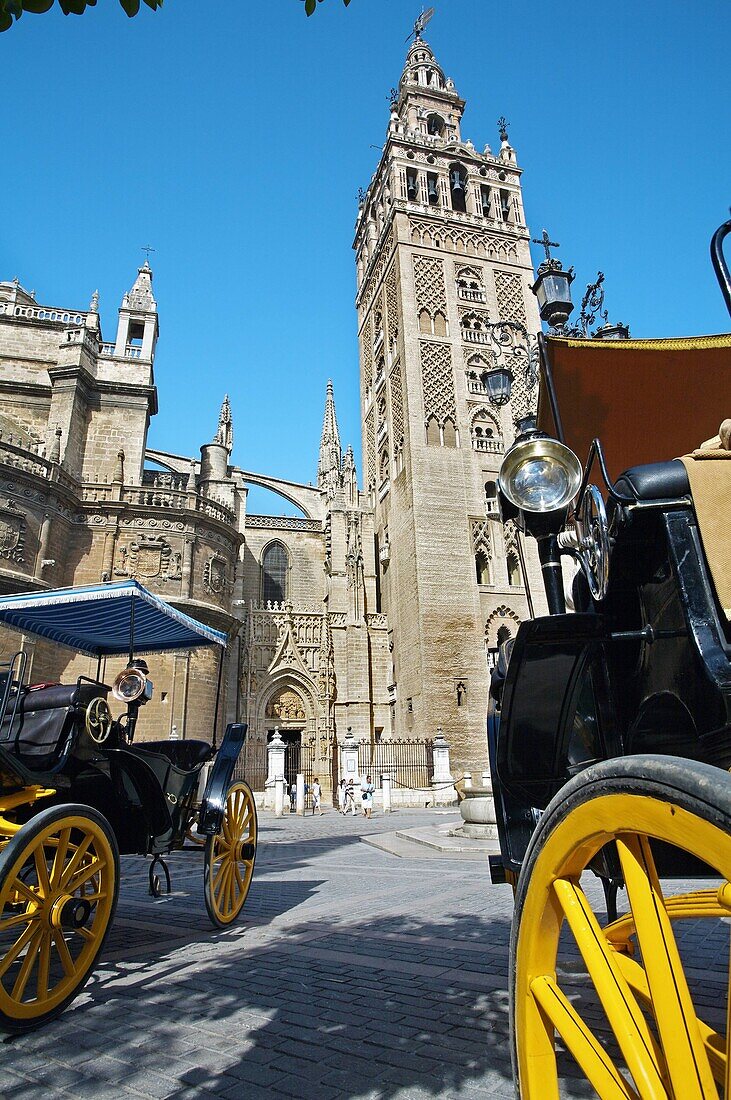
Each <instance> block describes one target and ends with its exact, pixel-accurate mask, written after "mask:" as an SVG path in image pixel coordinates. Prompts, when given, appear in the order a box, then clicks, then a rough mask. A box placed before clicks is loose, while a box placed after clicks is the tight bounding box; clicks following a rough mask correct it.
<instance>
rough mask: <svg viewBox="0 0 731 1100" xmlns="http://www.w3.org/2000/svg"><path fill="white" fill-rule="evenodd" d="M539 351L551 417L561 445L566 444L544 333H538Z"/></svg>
mask: <svg viewBox="0 0 731 1100" xmlns="http://www.w3.org/2000/svg"><path fill="white" fill-rule="evenodd" d="M538 350H539V353H540V357H541V369H542V371H543V379H544V381H545V384H546V393H547V394H548V403H549V405H550V406H551V416H552V417H553V424H554V427H555V429H556V439H557V440H558V441H559V443H566V439H565V437H564V432H563V424H562V423H561V413H560V412H559V409H558V398H557V397H556V390H555V388H554V385H553V374H552V373H551V363H550V361H549V358H548V349H547V348H546V337H545V334H544V333H542V332H539V333H538Z"/></svg>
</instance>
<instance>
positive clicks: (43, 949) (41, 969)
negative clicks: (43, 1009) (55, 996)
mask: <svg viewBox="0 0 731 1100" xmlns="http://www.w3.org/2000/svg"><path fill="white" fill-rule="evenodd" d="M50 969H51V930H50V928H44V929H43V935H42V936H41V943H40V950H39V952H38V977H37V980H36V995H37V997H38V1000H39V1001H43V1000H45V999H46V997H47V996H48V978H49V974H50Z"/></svg>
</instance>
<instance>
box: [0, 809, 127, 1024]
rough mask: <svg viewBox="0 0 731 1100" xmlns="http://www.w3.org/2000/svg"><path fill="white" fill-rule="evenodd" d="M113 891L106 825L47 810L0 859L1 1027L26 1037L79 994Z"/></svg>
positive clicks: (93, 816)
mask: <svg viewBox="0 0 731 1100" xmlns="http://www.w3.org/2000/svg"><path fill="white" fill-rule="evenodd" d="M118 889H119V854H118V851H117V843H116V840H115V839H114V835H113V833H112V831H111V829H110V827H109V824H108V823H107V821H106V820H105V819H104V818H103V817H102V815H101V814H99V813H97V812H96V810H93V809H91V808H90V807H88V806H76V805H67V806H52V807H49V808H48V809H46V810H43V811H41V813H39V814H37V815H36V816H35V817H34V818H32V820H31V821H29V822H28V823H27V824H26V825H24V826H23V827H22V829H20V830H19V831H18V832H17V833H16V834H15V836H14V837H13V838H12V840H10V841H9V842H8V844H7V845H6V847H5V848H4V849H3V851H2V853H0V1026H1V1027H3V1028H4V1029H5V1030H6V1031H11V1032H19V1031H28V1030H30V1029H31V1028H34V1027H39V1026H40V1025H41V1024H44V1023H46V1021H48V1020H50V1019H52V1018H53V1017H54V1016H57V1015H58V1014H59V1013H60V1012H62V1011H63V1009H64V1008H65V1007H66V1005H68V1004H69V1003H70V1002H71V1001H72V1000H73V999H74V997H75V996H76V994H77V993H78V992H79V991H80V990H81V988H82V987H83V985H84V983H85V982H86V980H87V978H88V977H89V975H90V973H91V970H92V968H93V966H94V963H95V961H96V959H97V956H98V955H99V952H100V951H101V948H102V946H103V944H104V939H105V937H106V934H107V931H108V929H109V926H110V924H111V921H112V917H113V915H114V910H115V908H116V904H117V893H118Z"/></svg>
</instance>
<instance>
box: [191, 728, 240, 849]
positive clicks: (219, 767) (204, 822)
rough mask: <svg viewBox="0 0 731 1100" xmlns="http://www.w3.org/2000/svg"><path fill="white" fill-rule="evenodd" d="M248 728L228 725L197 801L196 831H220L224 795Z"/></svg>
mask: <svg viewBox="0 0 731 1100" xmlns="http://www.w3.org/2000/svg"><path fill="white" fill-rule="evenodd" d="M247 729H248V726H247V725H246V723H244V722H229V724H228V726H226V732H225V734H224V736H223V741H222V742H221V747H220V749H219V750H218V752H217V753H216V757H215V759H214V761H213V765H212V767H211V771H210V773H209V776H208V783H207V784H206V789H205V793H204V795H203V800H202V802H201V808H200V814H199V819H198V832H199V833H202V834H203V835H204V836H215V835H216V834H217V833H219V832H220V831H221V825H222V823H223V811H224V808H225V806H226V793H227V791H228V788H229V785H230V783H231V777H232V775H233V772H234V768H235V767H236V761H237V760H238V758H239V753H240V752H241V749H242V748H243V745H244V739H245V738H246V731H247Z"/></svg>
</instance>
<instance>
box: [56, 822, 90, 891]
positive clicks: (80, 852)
mask: <svg viewBox="0 0 731 1100" xmlns="http://www.w3.org/2000/svg"><path fill="white" fill-rule="evenodd" d="M93 839H94V838H93V837H92V836H91V834H89V835H88V836H85V837H84V839H83V840H82V841H81V844H79V846H78V848H77V849H76V851H75V852H74V854H73V855H72V857H71V859H70V860H69V862H68V863H67V864H66V866H65V867H64V869H63V872H62V873H61V880H60V882H59V883H58V885H59V886H65V887H66V888H67V889H68V882H69V879H70V878H71V876H72V875H73V874H74V872H75V871H76V869H77V867H78V866H79V864H80V863H81V861H82V859H83V858H84V856H85V855H86V853H87V852H88V850H89V847H90V845H91V842H92V840H93Z"/></svg>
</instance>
